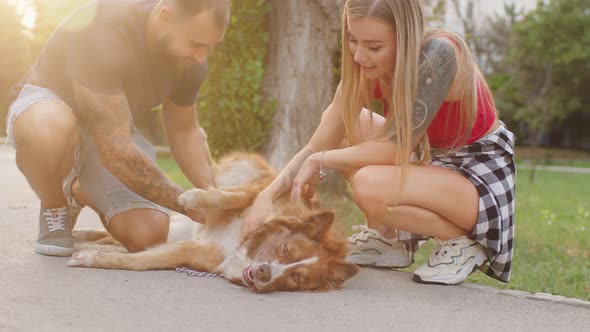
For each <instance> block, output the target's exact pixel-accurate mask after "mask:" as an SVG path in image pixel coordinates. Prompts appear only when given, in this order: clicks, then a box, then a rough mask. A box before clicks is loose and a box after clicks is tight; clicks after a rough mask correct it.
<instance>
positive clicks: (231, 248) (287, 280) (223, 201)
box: [68, 153, 358, 292]
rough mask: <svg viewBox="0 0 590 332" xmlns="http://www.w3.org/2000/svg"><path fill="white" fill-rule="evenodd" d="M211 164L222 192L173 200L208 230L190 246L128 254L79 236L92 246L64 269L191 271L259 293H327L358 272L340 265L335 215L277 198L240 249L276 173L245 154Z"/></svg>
mask: <svg viewBox="0 0 590 332" xmlns="http://www.w3.org/2000/svg"><path fill="white" fill-rule="evenodd" d="M211 166H212V168H213V169H214V173H215V178H216V183H217V185H218V187H219V188H220V189H209V190H201V189H193V190H190V191H188V192H187V193H185V194H183V195H181V196H180V198H179V202H180V203H181V204H182V205H183V206H185V207H187V208H191V209H194V210H201V211H205V214H206V220H207V224H206V225H203V226H201V225H195V230H194V233H193V240H192V241H182V242H176V243H167V244H164V245H161V246H157V247H154V248H151V249H148V250H146V251H143V252H139V253H131V254H129V253H125V252H122V251H124V249H122V247H121V246H111V247H110V248H109V246H108V244H109V241H112V240H111V239H109V237H106V238H105V237H101V235H100V234H101V233H97V232H78V233H76V238H77V239H81V240H86V241H94V242H91V244H90V245H88V244H86V245H85V246H84V247H83V250H81V251H79V252H77V253H75V254H74V255H73V256H72V258H71V259H70V261H69V262H68V265H69V266H85V267H97V268H110V269H127V270H153V269H174V268H177V267H190V268H192V269H195V270H198V271H204V272H217V273H222V274H223V275H224V276H225V278H227V279H228V280H230V281H231V282H233V283H236V284H240V285H243V286H246V287H251V288H252V289H254V290H255V291H257V292H272V291H325V290H329V289H333V288H339V287H340V286H341V285H342V283H343V282H344V281H346V280H347V279H349V278H350V277H352V276H354V275H355V274H356V273H357V272H358V267H357V266H356V265H354V264H350V263H347V262H345V256H346V251H347V245H346V241H345V240H344V238H343V236H342V235H341V234H338V233H337V232H335V231H333V230H331V226H332V224H333V222H334V214H333V213H332V212H330V211H325V210H318V209H317V207H316V208H315V209H314V208H312V206H311V204H308V206H300V205H299V204H297V205H294V204H293V203H291V202H290V200H289V198H288V197H283V198H281V199H279V200H278V201H277V202H276V205H275V207H276V210H275V213H274V214H273V215H272V216H271V217H270V218H269V219H267V222H265V223H263V224H262V225H260V226H259V227H258V228H257V229H255V230H254V231H252V232H251V233H249V234H246V236H245V238H244V240H243V241H242V242H241V243H240V240H239V237H240V228H241V225H242V222H243V217H244V214H245V212H246V210H247V208H248V207H249V206H251V205H252V203H253V202H254V200H255V198H256V196H257V195H258V193H259V192H260V191H261V190H262V189H264V188H265V187H266V186H267V185H268V184H270V183H271V182H272V181H273V179H274V178H275V176H276V173H275V171H274V170H273V169H272V168H271V166H270V165H268V163H267V162H266V161H264V160H263V159H262V158H261V157H259V156H257V155H254V154H247V153H235V154H232V155H229V156H227V157H225V158H223V159H222V161H221V162H220V164H219V165H216V164H214V163H211ZM97 241H98V242H103V243H104V244H100V243H97ZM97 249H98V250H97Z"/></svg>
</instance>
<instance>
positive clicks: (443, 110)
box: [375, 81, 496, 149]
mask: <svg viewBox="0 0 590 332" xmlns="http://www.w3.org/2000/svg"><path fill="white" fill-rule="evenodd" d="M477 95H478V98H477V115H476V118H475V123H474V124H473V129H472V130H471V135H470V136H469V139H468V141H467V144H471V143H474V142H475V141H477V140H478V139H480V138H482V137H483V135H485V133H487V132H488V131H489V130H490V128H492V126H493V125H494V119H495V112H496V111H495V110H494V109H493V104H492V103H491V102H490V101H491V100H490V98H491V96H489V95H488V94H486V93H484V90H483V87H482V84H481V82H478V84H477ZM375 98H377V99H379V100H381V102H383V113H384V115H385V116H387V112H388V111H389V105H388V103H387V102H386V101H385V100H384V98H383V93H382V92H381V87H380V86H379V81H377V87H376V88H375ZM460 107H461V103H460V102H459V101H453V102H448V101H443V103H442V105H441V106H440V109H439V110H438V113H437V114H436V116H435V117H434V119H433V120H432V123H431V124H430V126H429V127H428V129H427V131H426V134H427V135H428V140H429V141H430V146H432V147H434V148H443V149H444V148H450V147H451V146H452V145H453V143H454V142H455V140H456V139H457V137H458V136H459V135H462V133H460V130H459V114H460V113H459V110H460ZM447 115H448V116H449V118H448V123H447ZM445 127H446V128H445Z"/></svg>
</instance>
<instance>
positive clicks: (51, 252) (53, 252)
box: [35, 243, 74, 257]
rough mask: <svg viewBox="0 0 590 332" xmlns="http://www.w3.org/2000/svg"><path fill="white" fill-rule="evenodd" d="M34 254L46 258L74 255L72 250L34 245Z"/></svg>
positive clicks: (47, 245)
mask: <svg viewBox="0 0 590 332" xmlns="http://www.w3.org/2000/svg"><path fill="white" fill-rule="evenodd" d="M35 252H36V253H38V254H41V255H46V256H59V257H69V256H72V254H73V253H74V248H66V247H59V246H52V245H49V244H39V243H36V244H35Z"/></svg>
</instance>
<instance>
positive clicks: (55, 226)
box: [43, 209, 69, 233]
mask: <svg viewBox="0 0 590 332" xmlns="http://www.w3.org/2000/svg"><path fill="white" fill-rule="evenodd" d="M68 213H69V211H68V209H63V210H62V209H51V210H46V211H43V215H44V216H45V221H46V222H47V228H48V229H49V233H52V232H55V231H57V230H64V231H65V230H66V224H65V219H66V217H67V215H68Z"/></svg>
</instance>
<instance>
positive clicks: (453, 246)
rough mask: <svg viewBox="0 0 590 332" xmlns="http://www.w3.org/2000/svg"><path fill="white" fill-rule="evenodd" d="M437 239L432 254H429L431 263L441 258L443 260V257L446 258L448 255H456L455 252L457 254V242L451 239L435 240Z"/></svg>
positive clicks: (435, 262)
mask: <svg viewBox="0 0 590 332" xmlns="http://www.w3.org/2000/svg"><path fill="white" fill-rule="evenodd" d="M437 241H438V245H437V248H436V250H435V251H434V253H433V254H432V256H430V259H429V261H430V263H431V264H437V263H438V262H440V261H441V260H444V259H445V258H447V257H448V256H449V255H453V256H456V255H457V254H459V250H458V249H457V245H458V243H457V242H455V241H453V240H451V241H442V240H437Z"/></svg>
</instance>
